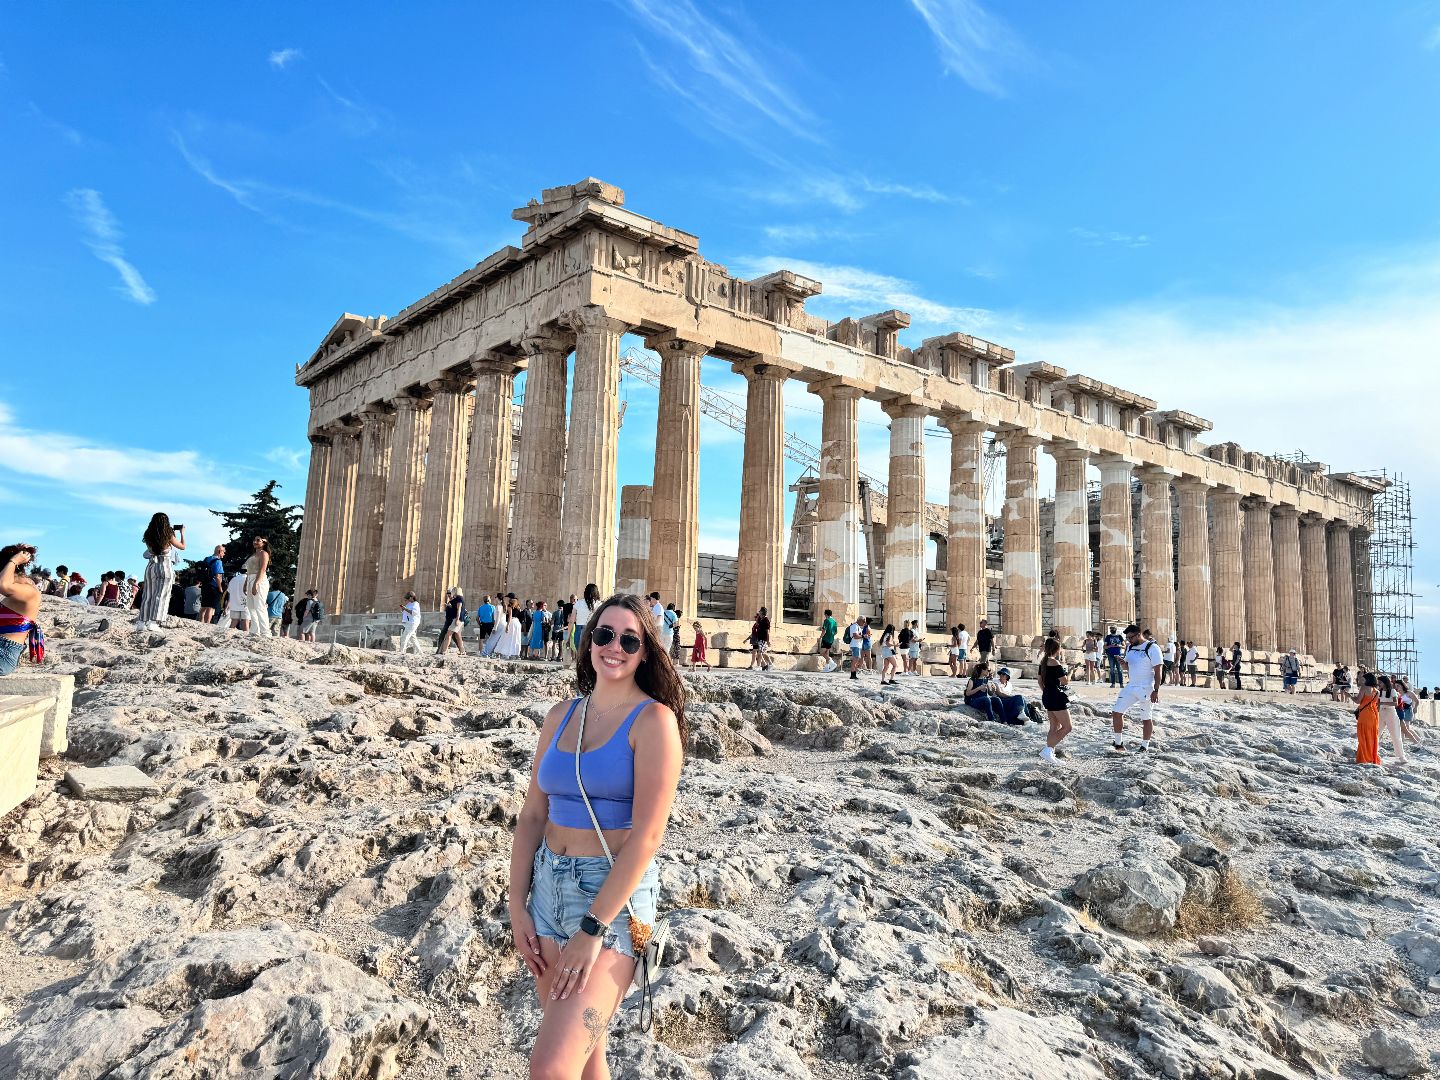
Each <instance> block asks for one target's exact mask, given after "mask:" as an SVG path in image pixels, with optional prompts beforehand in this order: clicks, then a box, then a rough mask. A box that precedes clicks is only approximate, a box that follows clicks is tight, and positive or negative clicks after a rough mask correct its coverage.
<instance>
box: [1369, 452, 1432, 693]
mask: <svg viewBox="0 0 1440 1080" xmlns="http://www.w3.org/2000/svg"><path fill="white" fill-rule="evenodd" d="M1365 475H1367V476H1370V477H1372V478H1373V479H1375V480H1378V481H1380V482H1381V483H1383V484H1384V485H1385V490H1384V491H1382V492H1380V494H1378V495H1376V496H1375V499H1374V503H1373V505H1372V508H1371V512H1370V515H1369V520H1368V522H1367V532H1368V536H1367V537H1366V542H1365V543H1363V544H1357V545H1355V547H1354V555H1355V593H1356V595H1355V621H1356V623H1357V624H1358V625H1357V626H1356V632H1355V643H1356V645H1357V646H1358V649H1357V651H1358V653H1359V655H1360V656H1362V657H1367V658H1370V662H1371V663H1372V664H1373V666H1374V667H1376V668H1377V669H1379V670H1380V671H1383V672H1388V673H1390V674H1396V675H1403V676H1405V678H1407V679H1409V680H1410V681H1411V682H1413V681H1414V680H1415V679H1416V677H1417V676H1418V674H1419V666H1420V664H1419V661H1420V655H1419V653H1418V652H1417V651H1416V648H1415V586H1414V564H1415V528H1414V517H1413V516H1412V514H1411V511H1410V485H1409V484H1408V483H1406V482H1405V478H1404V477H1403V476H1401V475H1399V474H1398V473H1389V472H1386V471H1385V470H1383V469H1382V470H1380V471H1379V472H1376V473H1367V474H1365Z"/></svg>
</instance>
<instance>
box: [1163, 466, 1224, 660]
mask: <svg viewBox="0 0 1440 1080" xmlns="http://www.w3.org/2000/svg"><path fill="white" fill-rule="evenodd" d="M1208 491H1209V485H1208V484H1206V483H1205V482H1204V481H1203V480H1198V479H1196V478H1195V477H1193V476H1182V477H1180V479H1178V480H1176V481H1175V493H1176V495H1177V497H1178V498H1179V500H1180V580H1179V582H1178V583H1177V585H1178V588H1177V589H1176V597H1175V599H1176V608H1177V613H1176V622H1177V624H1178V627H1179V636H1180V637H1181V638H1182V639H1183V640H1185V641H1193V642H1195V644H1196V645H1197V646H1199V647H1201V648H1208V647H1209V646H1211V645H1214V644H1215V640H1214V625H1215V624H1214V614H1213V611H1212V608H1211V599H1210V515H1209V512H1208V508H1207V506H1206V502H1205V497H1206V494H1207V492H1208ZM1231 640H1232V641H1233V640H1234V639H1233V638H1232V639H1231Z"/></svg>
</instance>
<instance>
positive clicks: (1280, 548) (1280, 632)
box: [1270, 505, 1310, 653]
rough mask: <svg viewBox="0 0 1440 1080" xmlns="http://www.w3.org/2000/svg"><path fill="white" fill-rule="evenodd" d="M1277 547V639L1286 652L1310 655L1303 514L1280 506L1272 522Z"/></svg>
mask: <svg viewBox="0 0 1440 1080" xmlns="http://www.w3.org/2000/svg"><path fill="white" fill-rule="evenodd" d="M1270 533H1271V537H1272V538H1273V541H1274V545H1275V639H1276V645H1277V647H1278V648H1279V649H1280V650H1281V651H1282V652H1283V651H1284V650H1286V649H1294V650H1295V651H1296V652H1298V653H1305V652H1309V651H1310V650H1309V647H1308V646H1309V642H1307V641H1306V640H1305V601H1304V597H1303V595H1302V592H1301V581H1300V511H1299V509H1298V508H1296V507H1294V506H1284V505H1281V506H1277V507H1275V511H1274V513H1273V514H1272V515H1271V519H1270Z"/></svg>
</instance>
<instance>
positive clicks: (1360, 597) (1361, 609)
mask: <svg viewBox="0 0 1440 1080" xmlns="http://www.w3.org/2000/svg"><path fill="white" fill-rule="evenodd" d="M1350 552H1351V554H1352V555H1353V556H1354V559H1355V564H1354V565H1355V571H1354V578H1355V582H1354V586H1353V589H1354V596H1355V600H1354V605H1355V661H1356V663H1360V664H1364V665H1365V666H1366V667H1368V668H1373V667H1375V663H1376V658H1375V600H1374V596H1373V594H1372V592H1371V588H1372V586H1371V579H1370V530H1369V529H1366V528H1365V527H1363V526H1359V527H1357V528H1356V529H1355V530H1354V531H1353V532H1352V533H1351V534H1350Z"/></svg>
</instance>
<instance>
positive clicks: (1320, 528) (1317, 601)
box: [1300, 514, 1334, 664]
mask: <svg viewBox="0 0 1440 1080" xmlns="http://www.w3.org/2000/svg"><path fill="white" fill-rule="evenodd" d="M1300 581H1301V584H1302V590H1301V591H1302V592H1303V594H1304V599H1305V644H1306V646H1307V647H1308V648H1309V649H1310V655H1311V656H1313V657H1315V659H1316V660H1317V661H1319V662H1320V663H1322V664H1325V663H1329V662H1330V661H1332V660H1333V659H1334V654H1333V653H1332V652H1331V650H1330V562H1329V556H1328V555H1327V554H1326V550H1325V519H1324V518H1322V517H1319V516H1317V515H1315V514H1306V515H1305V516H1304V517H1302V518H1301V519H1300Z"/></svg>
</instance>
